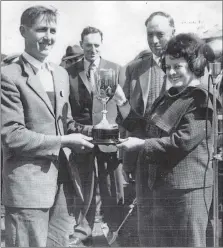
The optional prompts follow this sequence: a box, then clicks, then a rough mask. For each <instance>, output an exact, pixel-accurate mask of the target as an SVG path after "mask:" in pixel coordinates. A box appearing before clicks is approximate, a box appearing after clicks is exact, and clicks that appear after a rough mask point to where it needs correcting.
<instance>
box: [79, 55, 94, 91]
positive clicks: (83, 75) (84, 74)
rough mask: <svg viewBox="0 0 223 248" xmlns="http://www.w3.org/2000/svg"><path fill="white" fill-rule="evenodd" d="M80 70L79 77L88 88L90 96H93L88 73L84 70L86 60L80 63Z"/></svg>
mask: <svg viewBox="0 0 223 248" xmlns="http://www.w3.org/2000/svg"><path fill="white" fill-rule="evenodd" d="M78 69H79V76H80V78H81V80H82V82H83V84H84V85H85V87H86V88H87V90H88V92H89V94H90V95H91V88H90V85H89V82H88V79H87V76H86V72H85V70H84V59H82V60H81V61H80V64H79V68H78Z"/></svg>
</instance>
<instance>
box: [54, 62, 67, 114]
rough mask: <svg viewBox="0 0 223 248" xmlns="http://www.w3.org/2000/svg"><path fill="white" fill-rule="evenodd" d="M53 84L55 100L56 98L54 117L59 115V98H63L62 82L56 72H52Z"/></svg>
mask: <svg viewBox="0 0 223 248" xmlns="http://www.w3.org/2000/svg"><path fill="white" fill-rule="evenodd" d="M51 66H52V65H51ZM52 77H53V83H54V90H55V98H56V102H55V104H56V116H57V117H58V116H59V113H60V103H61V98H62V97H64V95H63V86H62V83H63V80H62V79H61V74H60V73H58V71H57V70H53V71H52Z"/></svg>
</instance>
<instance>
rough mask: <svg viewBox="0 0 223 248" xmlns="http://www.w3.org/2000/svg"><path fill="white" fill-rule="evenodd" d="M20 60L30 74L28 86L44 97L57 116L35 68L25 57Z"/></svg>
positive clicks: (25, 70)
mask: <svg viewBox="0 0 223 248" xmlns="http://www.w3.org/2000/svg"><path fill="white" fill-rule="evenodd" d="M20 61H21V62H22V64H23V68H24V72H25V73H26V74H27V75H28V79H27V84H28V86H29V87H30V88H31V89H32V90H33V91H34V92H35V93H36V94H37V95H38V96H39V98H40V99H42V101H44V103H45V104H46V106H47V108H48V109H49V111H50V112H51V114H52V115H53V116H55V115H54V111H53V107H52V104H51V102H50V99H49V97H48V95H47V93H46V91H45V90H44V88H43V86H42V83H41V82H40V80H39V78H38V76H36V74H35V73H34V70H33V69H32V67H31V66H30V64H29V63H28V62H26V60H25V59H24V58H20Z"/></svg>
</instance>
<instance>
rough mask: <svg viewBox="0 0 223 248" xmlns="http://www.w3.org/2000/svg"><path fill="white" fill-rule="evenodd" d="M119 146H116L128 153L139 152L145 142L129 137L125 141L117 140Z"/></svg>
mask: <svg viewBox="0 0 223 248" xmlns="http://www.w3.org/2000/svg"><path fill="white" fill-rule="evenodd" d="M119 140H120V142H121V144H118V145H117V147H118V148H119V149H124V150H126V151H128V152H132V151H139V150H140V149H141V148H142V147H143V146H144V144H145V140H143V139H139V138H136V137H129V138H127V139H119Z"/></svg>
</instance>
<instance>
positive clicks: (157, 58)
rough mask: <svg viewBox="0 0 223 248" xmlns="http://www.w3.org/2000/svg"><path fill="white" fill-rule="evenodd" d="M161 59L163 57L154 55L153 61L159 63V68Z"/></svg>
mask: <svg viewBox="0 0 223 248" xmlns="http://www.w3.org/2000/svg"><path fill="white" fill-rule="evenodd" d="M160 59H161V57H158V56H156V55H155V54H154V53H153V60H155V62H156V63H157V65H158V66H160Z"/></svg>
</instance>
